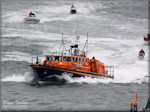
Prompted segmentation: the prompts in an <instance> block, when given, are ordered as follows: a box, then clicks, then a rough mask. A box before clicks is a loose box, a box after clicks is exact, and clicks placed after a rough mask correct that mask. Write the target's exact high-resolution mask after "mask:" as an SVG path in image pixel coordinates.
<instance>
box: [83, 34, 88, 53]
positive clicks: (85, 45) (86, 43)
mask: <svg viewBox="0 0 150 112" xmlns="http://www.w3.org/2000/svg"><path fill="white" fill-rule="evenodd" d="M85 47H86V55H87V49H88V32H87V40H86V42H85V44H84V47H83V49H82V52H83V51H84V49H85Z"/></svg>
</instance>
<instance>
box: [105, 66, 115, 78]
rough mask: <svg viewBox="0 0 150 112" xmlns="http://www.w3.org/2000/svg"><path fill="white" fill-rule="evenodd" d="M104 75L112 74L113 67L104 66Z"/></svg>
mask: <svg viewBox="0 0 150 112" xmlns="http://www.w3.org/2000/svg"><path fill="white" fill-rule="evenodd" d="M105 71H106V75H110V76H114V67H113V66H105Z"/></svg>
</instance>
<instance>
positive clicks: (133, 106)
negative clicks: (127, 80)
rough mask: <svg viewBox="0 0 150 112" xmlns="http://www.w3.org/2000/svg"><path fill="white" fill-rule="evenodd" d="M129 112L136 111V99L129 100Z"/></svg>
mask: <svg viewBox="0 0 150 112" xmlns="http://www.w3.org/2000/svg"><path fill="white" fill-rule="evenodd" d="M130 112H137V102H136V101H132V102H131V109H130Z"/></svg>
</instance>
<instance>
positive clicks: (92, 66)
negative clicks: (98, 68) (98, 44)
mask: <svg viewBox="0 0 150 112" xmlns="http://www.w3.org/2000/svg"><path fill="white" fill-rule="evenodd" d="M90 64H91V72H95V57H94V56H93V58H92V59H91V60H90Z"/></svg>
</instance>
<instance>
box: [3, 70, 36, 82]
mask: <svg viewBox="0 0 150 112" xmlns="http://www.w3.org/2000/svg"><path fill="white" fill-rule="evenodd" d="M33 79H34V76H33V75H32V73H31V72H26V73H25V74H24V75H22V74H19V75H18V74H13V75H11V76H7V77H5V78H3V79H1V81H2V82H31V81H32V80H33Z"/></svg>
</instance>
